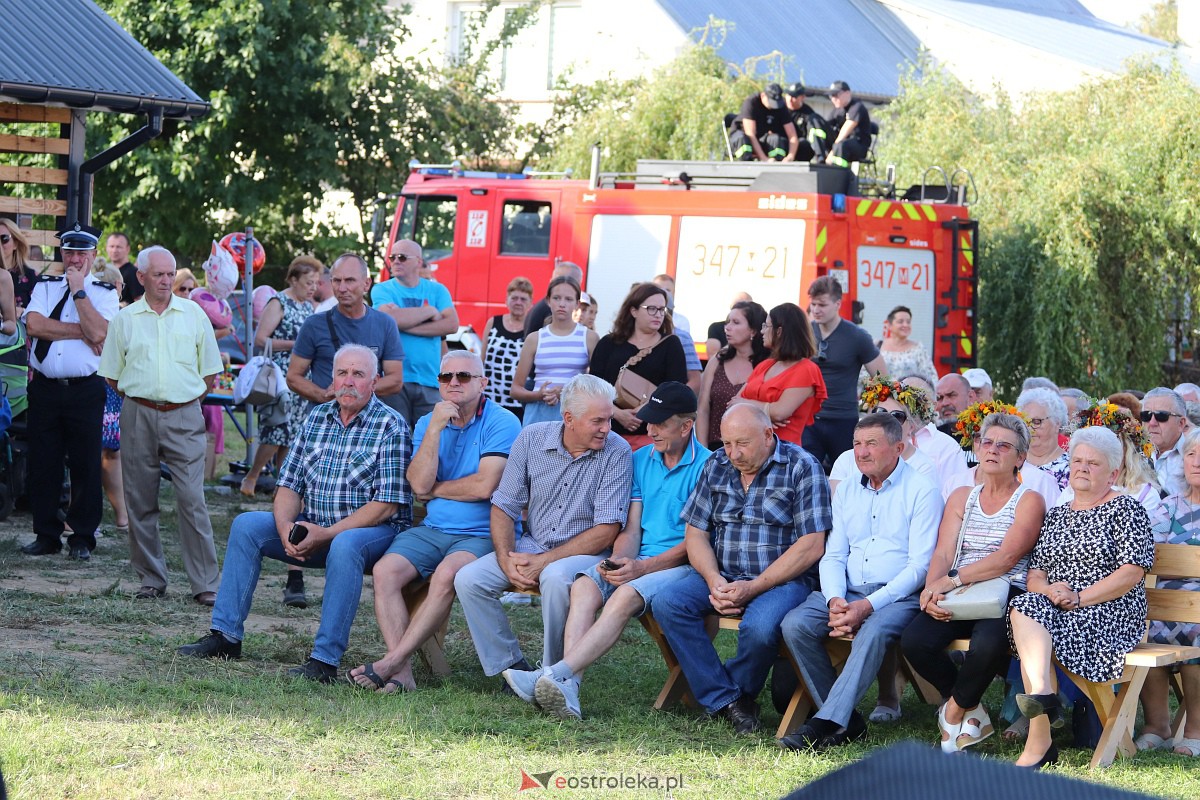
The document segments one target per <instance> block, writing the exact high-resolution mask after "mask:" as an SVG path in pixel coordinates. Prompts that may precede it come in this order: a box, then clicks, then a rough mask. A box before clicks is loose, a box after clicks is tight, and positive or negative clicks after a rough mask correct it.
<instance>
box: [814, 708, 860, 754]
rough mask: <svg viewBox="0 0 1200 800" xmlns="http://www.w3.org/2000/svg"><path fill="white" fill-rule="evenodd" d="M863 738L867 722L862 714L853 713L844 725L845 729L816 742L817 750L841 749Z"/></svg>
mask: <svg viewBox="0 0 1200 800" xmlns="http://www.w3.org/2000/svg"><path fill="white" fill-rule="evenodd" d="M865 738H867V721H866V720H865V719H863V717H862V714H860V713H858V712H857V711H855V712H853V713H852V714H851V715H850V721H849V722H847V723H846V729H845V730H844V731H838V732H837V733H831V734H829V735H828V736H825V737H823V738H822V739H821V741H819V742H817V749H818V750H824V749H826V748H828V747H841V746H842V745H844V744H850V743H851V742H857V741H859V740H861V739H865Z"/></svg>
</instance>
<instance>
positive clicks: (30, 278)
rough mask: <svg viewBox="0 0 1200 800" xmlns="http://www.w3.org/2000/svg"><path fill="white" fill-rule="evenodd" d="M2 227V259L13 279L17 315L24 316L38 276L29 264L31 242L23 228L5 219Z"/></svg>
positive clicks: (0, 231)
mask: <svg viewBox="0 0 1200 800" xmlns="http://www.w3.org/2000/svg"><path fill="white" fill-rule="evenodd" d="M0 226H2V227H0V257H2V258H3V262H4V268H5V269H7V270H8V273H9V275H10V277H11V278H12V282H13V296H14V302H15V304H16V313H17V314H22V313H24V311H25V308H26V306H28V305H29V296H30V295H32V294H33V287H34V284H36V283H37V280H38V274H37V271H36V270H35V269H34V268H33V267H31V266H29V264H28V260H29V242H28V241H27V240H26V239H25V234H24V232H22V231H21V228H20V227H19V226H18V225H17V223H15V222H13V221H12V220H11V219H7V218H5V217H0Z"/></svg>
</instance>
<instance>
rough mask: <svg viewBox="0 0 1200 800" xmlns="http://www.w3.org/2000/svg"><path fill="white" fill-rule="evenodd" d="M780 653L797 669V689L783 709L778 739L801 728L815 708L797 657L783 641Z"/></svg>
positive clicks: (776, 666)
mask: <svg viewBox="0 0 1200 800" xmlns="http://www.w3.org/2000/svg"><path fill="white" fill-rule="evenodd" d="M779 654H780V655H782V656H784V657H785V658H786V659H787V662H788V664H791V666H792V669H793V670H795V671H796V689H795V690H794V691H793V692H792V697H791V699H790V700H789V701H788V704H787V708H785V709H784V711H783V718H782V719H780V720H779V727H778V728H777V729H776V730H775V738H776V739H782V738H783V737H785V736H790V735H791V734H793V733H795V732H796V731H797V730H799V729H800V726H801V725H803V724H804V720H806V719H808V715H809V714H810V713H811V712H812V709H813V701H812V697H811V695H809V693H808V688H807V687H806V686H805V684H804V677H803V676H802V675H801V674H800V665H799V664H797V663H796V659H795V658H793V657H792V651H791V650H788V648H787V645H786V644H784V643H783V642H780V643H779ZM775 669H779V664H778V662H776V665H775Z"/></svg>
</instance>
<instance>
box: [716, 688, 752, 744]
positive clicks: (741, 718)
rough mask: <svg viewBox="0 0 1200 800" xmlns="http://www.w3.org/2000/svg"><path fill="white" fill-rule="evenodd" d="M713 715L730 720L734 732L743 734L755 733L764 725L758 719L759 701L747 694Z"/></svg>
mask: <svg viewBox="0 0 1200 800" xmlns="http://www.w3.org/2000/svg"><path fill="white" fill-rule="evenodd" d="M713 716H716V717H722V718H724V719H727V720H729V724H730V725H732V726H733V730H734V732H735V733H739V734H742V735H746V734H751V733H754V732H755V731H757V730H758V729H759V728H761V727H762V725H761V723H759V721H758V703H756V702H754V701H753V700H751V699H750V698H748V697H745V696H742V697H739V698H738V699H737V700H734V701H733V702H732V703H730V704H729V705H727V706H725V707H724V708H722V709H719V710H718V711H717V713H716V714H714V715H713Z"/></svg>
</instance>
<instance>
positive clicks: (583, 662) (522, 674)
mask: <svg viewBox="0 0 1200 800" xmlns="http://www.w3.org/2000/svg"><path fill="white" fill-rule="evenodd" d="M637 416H638V419H640V420H643V421H644V422H646V430H647V432H648V433H649V434H650V441H651V442H652V444H653V446H652V447H643V448H641V449H640V450H638V451H637V452H636V453H634V454H633V490H632V493H631V496H630V503H629V516H628V518H627V519H626V522H625V527H624V528H623V529H622V530H621V532H620V533H618V534H617V539H616V541H615V542H614V543H613V554H612V556H611V557H609V558H606V559H604V560H603V561H601V562H600V563H599V564H598V565H596V566H594V567H590V568H589V569H585V570H580V571H579V572H578V573H576V576H575V582H574V583H573V584H572V585H571V606H570V611H569V612H568V614H567V623H566V630H565V633H564V649H565V652H564V653H563V657H562V660H560V661H558V662H556V663H554V664H548V665H546V666H545V668H544V669H539V670H520V669H507V670H505V671H504V672H503V673H502V675H503V676H504V680H505V681H506V682H507V683H508V685H509V688H511V689H512V690H513V693H514V694H516V695H517V696H518V697H520V698H521V699H522V700H525V701H526V702H529V703H534V704H536V705H537V706H538V707H539V708H541V709H542V710H543V711H545V712H546V713H548V714H553V715H555V716H557V717H559V718H560V719H579V718H580V717H581V716H582V714H583V712H582V711H581V709H580V705H579V682H580V678H581V677H582V674H583V671H584V669H586V668H587V667H589V666H591V665H592V664H593V663H595V662H596V660H597V659H599V658H600V657H601V656H602V655H604V654H605V653H607V652H608V651H609V650H610V649H611V648H612V646H613V645H614V644H616V643H617V639H618V638H619V637H620V636H621V631H622V630H624V629H625V624H626V623H627V622H629V620H631V619H633V618H634V617H640V616H641V615H642V614H645V613H646V612H647V611H648V610H650V605H651V602H652V601H653V598H654V596H655V595H656V594H658V593H659V592H660V591H661V590H662V589H663V588H664V587H666V586H669V585H670V584H672V583H674V582H675V581H677V580H679V579H680V578H682V577H683V576H684V575H686V574H687V568H686V567H685V563H686V562H687V549H686V547H685V546H684V543H683V536H684V522H683V519H682V518H681V517H680V513H681V512H682V511H683V506H684V503H685V502H686V501H687V498H688V495H689V494H691V492H692V489H693V488H694V487H695V486H696V482H697V481H698V480H699V478H700V472H701V470H702V469H704V464H705V462H706V461H708V457H709V456H710V455H712V452H711V451H709V450H708V448H706V447H704V446H703V445H702V444H700V442H698V441H696V437H695V435H694V433H693V429H694V428H695V426H696V395H695V394H693V393H692V390H691V389H689V388H688V387H687V386H685V385H684V384H682V383H679V382H678V381H664V382H663V383H662V384H660V385H659V387H658V388H657V389H655V390H654V394H652V395H650V399H649V400H648V401H646V404H645V405H643V406H642V407H641V408H639V409H638V412H637ZM648 499H649V500H651V502H646V501H647V500H648ZM601 609H603V610H601ZM597 611H600V618H599V619H597V618H596V612H597Z"/></svg>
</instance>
